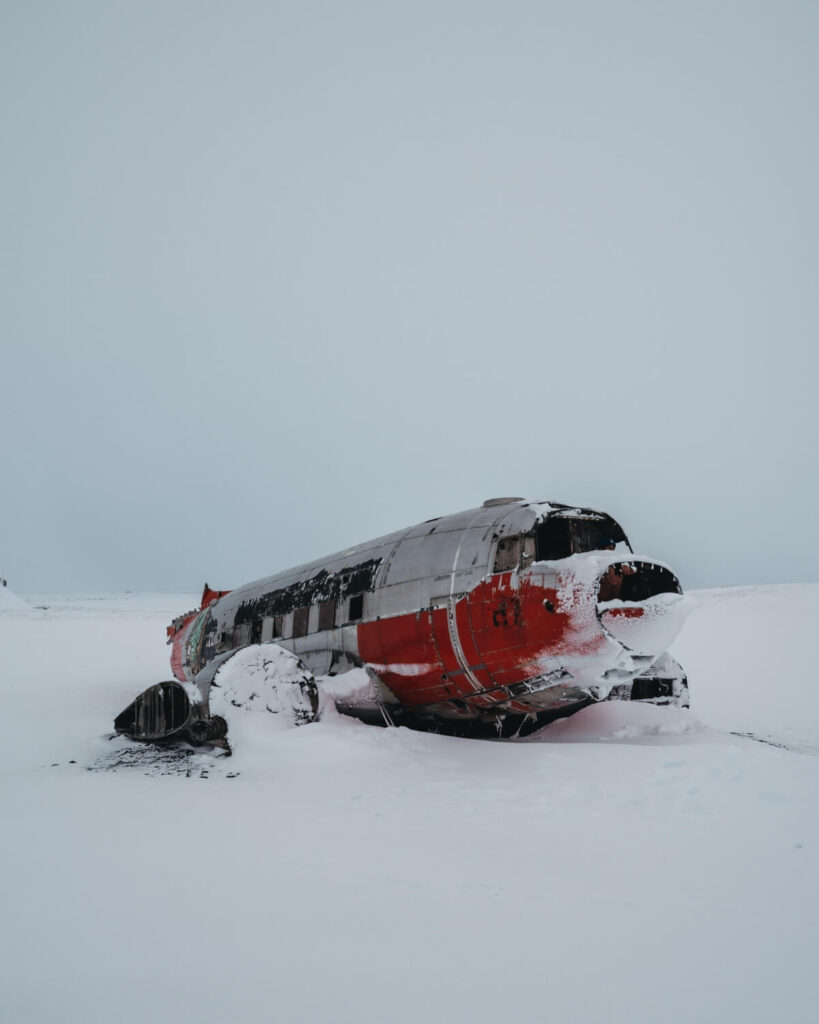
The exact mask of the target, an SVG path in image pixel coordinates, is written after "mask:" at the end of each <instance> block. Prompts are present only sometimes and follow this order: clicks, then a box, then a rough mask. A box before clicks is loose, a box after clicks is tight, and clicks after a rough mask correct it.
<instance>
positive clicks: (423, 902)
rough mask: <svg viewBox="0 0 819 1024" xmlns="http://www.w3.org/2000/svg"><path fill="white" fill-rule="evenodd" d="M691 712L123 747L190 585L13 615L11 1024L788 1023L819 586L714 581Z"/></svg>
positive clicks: (814, 878) (5, 795) (51, 604)
mask: <svg viewBox="0 0 819 1024" xmlns="http://www.w3.org/2000/svg"><path fill="white" fill-rule="evenodd" d="M695 596H696V597H697V599H698V602H699V605H698V608H697V610H696V611H695V612H694V614H693V615H692V617H691V618H690V619H689V621H688V623H687V625H686V627H685V629H684V631H683V634H682V635H681V637H680V638H679V640H678V642H677V643H676V644H675V645H674V647H673V649H672V650H673V653H674V654H675V655H676V657H677V658H678V659H679V660H680V661H681V662H682V663H683V665H684V666H685V668H686V669H687V670H688V673H689V679H690V683H691V698H692V708H691V711H690V712H683V711H678V710H673V709H663V708H655V707H651V706H645V707H644V706H640V705H636V704H635V705H617V704H611V705H601V706H598V707H593V708H589V709H587V710H586V711H584V712H581V713H580V714H579V715H577V716H575V717H574V718H572V719H570V720H566V721H562V722H557V723H555V724H554V725H552V726H550V727H548V728H547V729H546V730H544V731H543V732H542V733H541V734H539V735H538V736H537V737H534V738H532V739H530V740H527V741H522V742H515V743H509V742H506V743H503V742H482V741H475V740H459V739H453V738H448V737H442V736H433V735H426V734H421V733H413V732H409V731H407V730H406V729H375V728H371V727H367V726H364V725H361V724H359V723H357V722H354V721H351V720H347V719H343V718H341V717H339V716H338V715H337V714H334V713H333V712H332V711H331V710H330V709H325V712H324V716H323V719H322V721H321V722H319V723H318V724H314V725H309V726H305V727H303V728H300V729H288V728H286V727H284V725H283V724H282V723H281V721H280V719H279V718H275V717H274V716H271V715H269V714H266V713H252V712H247V713H244V714H243V715H241V716H238V715H237V720H236V721H235V722H232V723H231V736H232V738H233V741H234V755H233V756H232V757H230V758H216V757H214V756H213V755H212V754H207V755H206V754H201V753H195V754H192V755H190V756H185V755H184V754H180V755H177V756H175V757H174V756H168V755H165V756H162V757H157V756H155V755H153V754H152V751H151V748H145V747H139V746H138V745H136V744H130V743H128V742H127V741H125V740H123V739H111V738H110V734H111V723H112V719H113V717H114V715H115V714H117V713H118V712H119V711H120V710H122V708H123V707H124V706H125V705H126V704H127V703H128V702H129V701H130V700H131V699H132V698H133V697H134V696H135V695H136V693H137V692H139V691H140V690H142V689H144V687H145V686H147V685H149V684H150V683H153V682H156V681H158V680H160V679H166V678H169V676H170V672H169V668H168V664H167V656H168V650H169V649H168V648H166V647H165V645H164V639H165V636H164V629H165V626H166V624H167V623H168V622H169V621H170V619H171V618H172V617H173V616H174V615H176V614H178V613H179V612H182V611H185V610H187V609H188V608H192V607H193V606H194V605H195V604H196V598H195V597H194V596H193V595H145V594H129V595H119V596H114V597H111V596H107V597H105V596H103V597H100V596H94V597H66V598H54V597H38V596H30V597H28V601H29V604H30V605H31V610H25V609H20V608H19V607H18V608H16V609H15V608H11V607H6V606H5V605H4V606H3V609H2V610H0V699H2V718H1V719H0V730H2V732H1V733H0V738H2V743H1V744H0V828H1V829H2V841H1V843H0V869H1V870H0V887H1V888H0V899H1V900H2V902H1V903H0V906H2V927H0V937H1V938H0V1021H3V1022H9V1024H18V1022H19V1024H24V1022H25V1024H29V1022H35V1021H36V1022H47V1024H55V1022H59V1024H73V1022H78V1024H79V1022H82V1024H95V1022H103V1021H105V1022H106V1024H108V1022H111V1021H117V1022H123V1024H127V1022H164V1021H174V1022H178V1021H197V1022H216V1021H225V1020H235V1021H242V1022H256V1021H265V1022H266V1021H283V1022H302V1021H311V1022H312V1021H322V1022H323V1021H332V1022H346V1021H350V1022H354V1021H361V1022H375V1021H384V1022H391V1021H401V1022H404V1021H413V1022H415V1021H417V1022H438V1021H456V1022H460V1021H465V1022H466V1021H468V1022H470V1024H472V1022H478V1024H482V1022H490V1021H491V1022H496V1021H506V1020H511V1021H514V1022H515V1024H518V1022H528V1021H550V1022H551V1021H554V1022H560V1024H564V1022H603V1021H605V1022H619V1021H623V1022H626V1021H628V1022H637V1024H643V1022H646V1024H647V1022H652V1024H656V1022H681V1021H686V1022H687V1021H692V1022H693V1021H700V1022H710V1021H714V1022H720V1024H724V1022H734V1021H737V1022H743V1024H747V1022H760V1024H762V1022H765V1024H771V1022H782V1021H806V1022H807V1021H809V1020H811V1019H814V1016H815V1013H816V1010H815V1006H816V1003H817V997H819V979H818V978H817V970H816V956H817V951H819V822H818V821H817V813H816V804H817V797H819V680H817V672H816V656H815V648H814V641H815V640H816V634H817V628H819V585H798V586H797V585H794V586H770V587H754V588H736V589H724V590H712V591H700V592H698V593H696V594H695Z"/></svg>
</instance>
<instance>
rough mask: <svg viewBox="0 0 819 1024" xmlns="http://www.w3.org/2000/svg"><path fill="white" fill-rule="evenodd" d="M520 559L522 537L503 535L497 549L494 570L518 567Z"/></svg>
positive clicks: (506, 570) (503, 570)
mask: <svg viewBox="0 0 819 1024" xmlns="http://www.w3.org/2000/svg"><path fill="white" fill-rule="evenodd" d="M519 561H520V537H502V538H501V539H500V540H499V541H498V547H497V550H496V551H495V565H494V566H493V568H492V572H509V571H510V570H511V569H517V567H518V562H519Z"/></svg>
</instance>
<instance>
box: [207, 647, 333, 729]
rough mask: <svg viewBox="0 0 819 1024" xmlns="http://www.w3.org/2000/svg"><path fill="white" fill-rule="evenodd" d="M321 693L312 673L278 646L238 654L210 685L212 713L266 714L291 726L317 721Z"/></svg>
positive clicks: (230, 716) (229, 718)
mask: <svg viewBox="0 0 819 1024" xmlns="http://www.w3.org/2000/svg"><path fill="white" fill-rule="evenodd" d="M317 708H318V691H317V687H316V681H315V679H314V677H313V674H312V672H309V671H308V670H307V669H306V668H305V667H304V665H303V664H302V663H301V662H300V661H299V659H298V658H297V657H296V656H295V655H294V654H291V653H290V652H289V651H286V650H285V649H284V648H283V647H279V645H278V644H264V645H253V646H251V647H246V648H245V649H244V650H241V651H239V652H238V653H236V654H235V655H234V656H233V657H232V658H230V659H229V660H228V661H226V662H225V664H224V665H222V667H221V668H220V669H219V671H218V672H217V673H216V677H215V679H214V681H213V683H212V684H211V691H210V711H211V714H213V715H221V716H222V717H223V718H225V719H227V722H228V728H230V727H231V722H232V720H235V718H236V715H237V712H238V713H239V714H242V713H248V712H253V711H266V712H269V713H270V714H272V715H277V716H278V719H279V720H280V721H281V722H283V723H286V724H288V725H303V724H305V723H306V722H312V721H314V720H315V717H316V711H317Z"/></svg>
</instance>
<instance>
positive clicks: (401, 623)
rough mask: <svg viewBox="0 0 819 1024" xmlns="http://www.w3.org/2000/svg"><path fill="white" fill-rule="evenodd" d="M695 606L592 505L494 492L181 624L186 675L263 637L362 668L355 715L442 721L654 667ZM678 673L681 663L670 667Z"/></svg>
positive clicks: (326, 671) (591, 687)
mask: <svg viewBox="0 0 819 1024" xmlns="http://www.w3.org/2000/svg"><path fill="white" fill-rule="evenodd" d="M684 612H685V602H684V600H683V598H682V591H681V588H680V584H679V581H678V580H677V578H676V576H675V575H674V574H673V573H672V572H671V570H670V569H668V568H667V567H666V566H664V565H662V564H660V563H658V562H656V561H653V560H648V559H644V558H640V557H635V556H634V554H633V552H632V550H631V547H630V546H629V543H628V540H627V538H626V536H625V534H624V533H623V531H622V529H621V528H620V526H619V525H618V524H617V523H616V522H615V521H614V520H613V519H611V518H610V517H609V516H607V515H605V514H604V513H601V512H595V511H593V510H590V509H581V508H573V507H569V506H565V505H560V504H557V503H549V502H529V501H524V500H523V499H493V500H491V501H489V502H485V503H484V505H483V506H482V507H480V508H476V509H470V510H468V511H466V512H459V513H456V514H454V515H449V516H442V517H439V518H437V519H431V520H428V521H427V522H424V523H420V524H419V525H417V526H413V527H409V528H408V529H404V530H399V531H397V532H396V533H392V534H388V535H387V536H385V537H380V538H378V539H376V540H373V541H369V542H367V543H364V544H360V545H357V546H355V547H352V548H348V549H347V550H345V551H342V552H338V553H337V554H333V555H330V556H328V557H326V558H322V559H319V560H318V561H315V562H310V563H307V564H305V565H301V566H298V567H296V568H294V569H291V570H288V571H286V572H282V573H278V574H275V575H273V576H268V577H265V578H264V579H260V580H257V581H255V582H253V583H249V584H247V585H246V586H243V587H240V588H238V589H236V590H233V591H230V592H222V593H221V595H218V594H217V593H214V592H211V591H207V590H206V594H205V597H204V599H203V605H202V608H201V609H200V610H198V612H195V613H190V614H189V615H187V616H184V617H181V618H180V619H178V620H176V622H175V623H174V624H173V626H172V627H171V628H170V629H169V634H170V636H171V640H172V643H173V654H172V660H171V663H172V667H173V671H174V674H175V675H176V677H177V678H178V679H179V680H180V681H185V682H189V683H195V684H197V685H199V686H200V687H202V688H206V687H208V686H209V684H210V682H211V681H212V679H213V676H214V674H215V672H216V671H217V670H218V668H219V666H220V665H221V664H222V663H223V662H224V661H225V660H227V659H228V658H230V657H231V656H232V654H233V653H235V652H236V651H237V650H240V649H242V648H244V647H246V646H248V645H250V644H264V643H270V642H275V643H277V644H280V645H281V646H283V647H285V648H287V649H288V650H290V651H292V652H293V653H294V654H296V655H298V657H299V658H300V659H301V660H302V661H303V662H304V663H305V665H306V666H307V667H308V668H309V669H310V670H311V671H313V672H314V673H315V674H316V675H333V674H337V673H340V672H343V671H345V670H346V669H349V668H354V667H364V668H366V670H367V680H368V683H367V685H366V686H364V687H360V688H359V689H358V690H357V691H355V692H353V693H351V694H350V695H349V697H348V698H345V699H343V700H341V701H340V702H338V703H339V706H340V708H341V710H342V711H346V712H349V713H352V714H358V715H359V716H361V717H364V718H366V717H368V716H369V717H373V716H376V715H378V714H387V715H389V716H392V717H396V716H399V717H400V715H399V713H402V714H409V715H411V716H414V717H416V718H418V719H421V720H423V719H429V720H440V721H444V722H446V721H449V722H457V721H468V720H487V721H488V720H496V719H497V718H498V716H507V715H509V716H521V715H523V716H526V715H528V716H532V715H537V716H539V718H540V719H541V720H542V719H543V717H544V715H548V714H551V715H552V717H555V716H556V715H558V714H564V713H566V711H567V710H568V709H572V708H575V707H577V706H582V705H583V704H584V703H589V702H590V701H593V700H600V699H605V698H606V697H608V696H610V695H611V694H612V691H617V689H618V688H620V690H621V691H623V690H624V688H626V687H627V688H628V689H629V691H630V689H631V687H632V684H633V683H634V680H635V679H637V678H639V677H649V676H650V677H651V678H653V676H651V670H652V666H655V665H657V664H659V663H661V662H662V658H663V656H664V652H665V649H666V647H667V645H668V643H669V642H670V640H671V639H673V636H674V635H675V633H676V632H677V630H678V629H679V626H680V624H681V622H682V618H683V615H684ZM666 675H668V672H666Z"/></svg>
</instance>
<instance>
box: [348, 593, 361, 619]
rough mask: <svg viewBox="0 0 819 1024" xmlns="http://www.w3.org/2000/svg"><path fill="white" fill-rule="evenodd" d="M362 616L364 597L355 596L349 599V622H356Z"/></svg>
mask: <svg viewBox="0 0 819 1024" xmlns="http://www.w3.org/2000/svg"><path fill="white" fill-rule="evenodd" d="M363 616H364V595H363V594H356V595H355V597H351V598H350V622H357V621H358V620H359V619H360V618H363Z"/></svg>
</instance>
